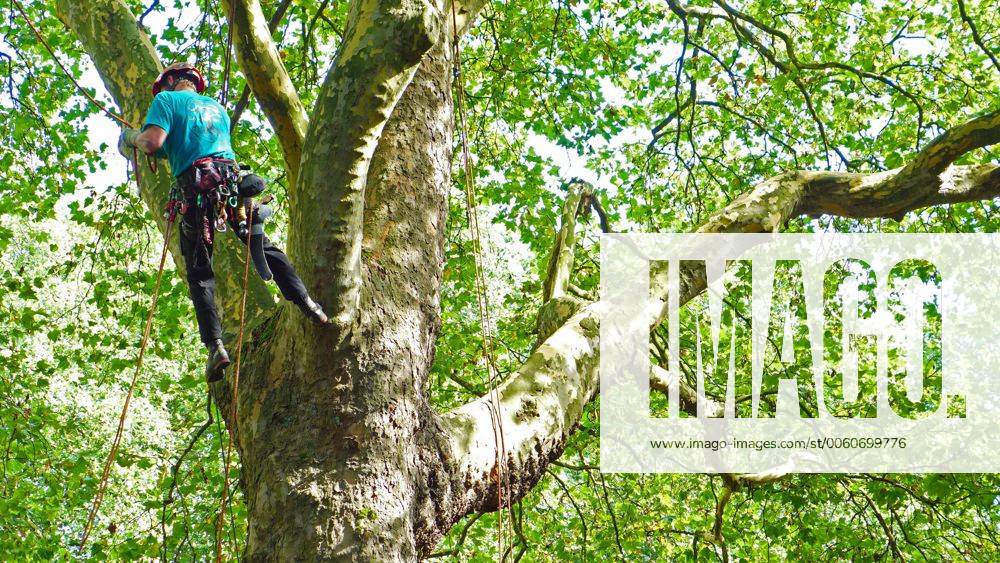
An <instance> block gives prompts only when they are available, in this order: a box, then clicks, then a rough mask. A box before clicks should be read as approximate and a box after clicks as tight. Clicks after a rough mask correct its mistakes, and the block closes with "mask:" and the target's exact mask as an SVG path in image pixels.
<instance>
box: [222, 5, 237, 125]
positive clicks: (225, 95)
mask: <svg viewBox="0 0 1000 563" xmlns="http://www.w3.org/2000/svg"><path fill="white" fill-rule="evenodd" d="M227 1H228V4H229V14H228V17H229V20H228V21H229V23H228V24H226V58H225V64H224V65H223V69H222V92H221V94H220V95H219V103H220V104H221V105H222V106H223V107H225V106H226V104H227V103H229V79H230V70H231V69H230V67H231V64H232V59H233V18H234V17H235V15H236V4H235V3H234V0H227Z"/></svg>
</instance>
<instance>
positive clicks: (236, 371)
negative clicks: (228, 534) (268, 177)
mask: <svg viewBox="0 0 1000 563" xmlns="http://www.w3.org/2000/svg"><path fill="white" fill-rule="evenodd" d="M246 206H247V225H249V226H250V228H252V226H253V211H254V210H253V203H252V202H250V201H249V200H248V201H247V203H246ZM246 242H247V252H246V255H245V256H244V263H243V296H242V297H241V299H240V330H239V332H238V333H237V336H236V364H235V366H234V367H233V388H232V395H231V397H230V402H231V405H230V410H229V442H228V444H227V445H226V453H225V470H224V471H223V477H222V500H221V501H220V503H219V514H218V516H217V517H216V520H215V561H216V562H217V563H220V562H221V561H222V528H223V527H225V519H226V501H227V499H228V497H229V464H230V460H231V459H232V455H233V441H234V438H235V435H236V414H237V411H236V406H237V403H238V402H239V391H240V364H241V361H242V359H243V335H244V330H245V328H246V317H247V316H246V313H247V285H248V282H249V280H250V231H247V241H246Z"/></svg>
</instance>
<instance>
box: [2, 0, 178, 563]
mask: <svg viewBox="0 0 1000 563" xmlns="http://www.w3.org/2000/svg"><path fill="white" fill-rule="evenodd" d="M11 1H12V3H13V5H14V7H15V8H17V11H18V12H19V13H20V14H21V17H22V18H23V19H24V21H25V22H26V23H27V24H28V27H29V28H31V31H32V32H33V33H34V34H35V37H37V38H38V41H39V43H41V44H42V46H43V47H45V50H46V51H48V52H49V55H51V56H52V60H54V61H55V63H56V65H58V66H59V68H60V69H61V70H62V72H63V74H64V75H66V78H68V79H69V80H70V82H72V83H73V86H75V87H76V89H77V90H78V91H79V92H80V93H81V94H83V95H84V97H86V98H87V100H89V101H90V103H91V104H93V105H94V106H95V107H97V108H98V109H100V110H101V111H102V112H104V114H106V115H107V116H108V117H110V118H111V119H112V120H114V121H117V122H118V123H120V124H122V125H124V126H125V127H128V128H132V124H131V123H129V121H128V120H127V119H125V118H124V117H122V116H120V115H118V114H116V113H114V112H112V111H111V110H109V109H108V108H107V107H106V106H105V105H104V104H102V103H101V102H99V101H98V100H97V99H96V98H95V97H94V96H92V95H91V94H90V92H88V91H87V90H85V89H84V88H83V86H81V85H80V83H79V82H77V80H76V78H74V77H73V75H72V74H71V73H70V72H69V69H67V68H66V66H65V65H63V63H62V61H60V60H59V57H58V56H56V53H55V50H53V49H52V47H51V46H50V45H49V43H48V41H46V40H45V37H43V36H42V34H41V32H40V31H39V30H38V28H37V27H35V24H34V23H33V22H32V21H31V18H29V17H28V14H27V13H26V12H25V10H24V6H22V5H21V3H20V2H19V1H18V0H11ZM132 157H133V162H134V163H135V181H136V185H137V186H138V187H139V189H140V190H141V189H142V178H141V177H140V173H139V150H138V149H137V148H135V147H133V148H132ZM146 161H147V163H148V164H149V168H150V170H152V171H153V172H154V173H155V172H156V167H155V165H154V164H153V161H152V160H151V159H150V158H149V156H148V155H147V156H146ZM174 219H175V216H174V215H173V210H171V216H170V217H169V218H168V220H167V229H166V232H165V233H164V237H163V249H162V250H161V251H160V265H159V268H158V269H157V272H156V283H155V285H154V286H153V297H152V303H151V304H150V307H149V313H148V314H147V315H146V327H145V329H144V330H143V334H142V344H140V346H139V356H138V358H137V359H136V365H135V372H134V373H133V374H132V381H131V383H130V384H129V388H128V393H127V394H126V395H125V404H124V405H123V407H122V412H121V415H120V416H119V417H118V428H117V429H116V430H115V437H114V440H113V441H112V443H111V452H110V453H109V454H108V458H107V460H106V461H105V462H104V469H103V471H102V472H101V480H100V482H99V483H98V486H97V495H95V496H94V502H93V504H92V505H91V507H90V513H89V514H88V515H87V524H86V526H85V527H84V530H83V537H82V538H81V539H80V551H81V552H82V551H83V548H84V547H85V546H86V545H87V539H88V538H89V537H90V532H91V530H92V529H93V526H94V521H95V519H96V518H97V512H98V511H99V510H100V508H101V503H102V502H103V500H104V493H105V491H106V490H107V486H108V478H109V476H110V474H111V464H112V463H113V462H114V459H115V454H117V453H118V448H119V446H120V445H121V439H122V434H123V433H124V429H125V418H126V417H127V416H128V407H129V405H130V404H131V402H132V395H133V393H134V392H135V386H136V383H137V381H138V379H139V373H140V372H141V371H142V361H143V358H144V357H145V355H146V347H147V346H148V344H149V333H150V330H151V328H152V324H153V315H154V314H155V312H156V303H157V301H158V300H159V294H160V281H161V279H162V278H163V267H164V264H165V263H166V259H167V245H168V243H169V241H170V232H171V230H172V228H173V224H174Z"/></svg>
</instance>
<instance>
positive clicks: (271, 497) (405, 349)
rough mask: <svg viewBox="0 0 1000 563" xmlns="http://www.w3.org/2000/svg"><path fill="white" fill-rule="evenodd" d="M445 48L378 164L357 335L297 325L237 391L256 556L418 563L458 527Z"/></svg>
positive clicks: (370, 187)
mask: <svg viewBox="0 0 1000 563" xmlns="http://www.w3.org/2000/svg"><path fill="white" fill-rule="evenodd" d="M442 32H443V30H442ZM436 39H437V40H436V41H435V47H434V48H433V49H432V50H431V52H430V53H429V54H428V55H427V56H426V57H425V58H424V59H423V61H422V63H421V64H420V67H419V70H418V71H417V72H416V74H415V76H414V78H413V80H412V83H411V84H410V85H409V87H407V88H406V91H405V93H404V94H403V95H402V97H401V98H400V100H399V102H398V103H397V104H396V107H395V110H394V111H393V113H392V117H391V118H390V119H389V120H388V123H387V124H386V125H385V129H384V130H383V131H382V134H381V136H380V139H379V142H378V148H377V149H376V150H375V152H374V155H373V157H372V159H371V166H370V167H369V169H368V174H367V177H366V187H365V190H364V200H363V205H364V223H363V227H362V231H361V239H362V244H361V250H360V278H359V279H360V280H361V282H360V287H359V300H358V312H357V314H356V317H355V320H354V322H353V324H352V325H351V328H350V338H348V339H347V340H346V341H343V342H341V341H339V340H337V339H336V335H335V334H334V333H332V332H330V331H325V330H319V329H314V328H313V327H311V326H308V325H304V324H303V323H300V322H299V318H298V317H296V316H291V315H289V316H287V317H286V318H284V319H283V321H282V322H281V323H279V325H278V326H279V328H278V330H277V331H276V332H277V334H276V335H275V339H274V341H273V342H272V344H271V345H270V346H269V347H268V348H267V355H268V357H267V358H264V359H262V360H261V361H260V362H259V363H261V364H262V365H265V366H267V367H266V368H264V369H262V370H260V371H258V372H255V373H254V375H252V376H251V377H250V379H248V380H247V386H246V387H245V389H244V390H245V395H242V394H241V395H242V397H241V399H242V401H241V403H240V428H242V429H243V435H242V436H241V438H240V448H241V452H242V462H243V468H244V475H245V478H246V484H245V485H246V486H245V490H246V496H247V506H248V510H249V517H250V518H249V520H250V533H249V544H248V548H247V550H248V551H247V554H248V558H249V559H250V560H253V561H257V560H272V559H279V560H285V559H306V560H312V559H349V560H358V561H401V560H415V559H416V558H417V557H418V556H419V555H420V554H426V553H427V552H428V551H429V550H430V548H431V547H432V546H433V545H434V543H435V542H436V541H437V540H438V538H440V537H441V535H443V534H444V533H445V532H447V528H446V527H445V528H442V527H441V526H440V525H439V514H440V513H442V512H443V511H444V510H445V509H446V508H447V507H446V506H444V504H445V503H444V501H443V499H444V498H447V496H448V494H449V493H448V490H449V489H450V487H451V486H450V484H448V483H447V479H448V473H447V472H446V470H445V469H444V465H445V463H446V462H445V460H444V459H442V456H441V455H440V453H439V452H440V450H441V447H440V446H439V445H438V443H437V442H438V440H440V434H441V433H440V432H438V431H437V422H436V415H435V413H434V412H433V411H432V409H431V408H430V405H429V403H428V401H427V395H426V393H425V389H426V385H427V371H428V369H429V367H430V364H431V362H432V361H433V354H434V341H435V339H436V336H437V332H438V328H439V326H440V311H439V299H440V297H439V287H440V280H441V273H442V264H443V256H444V229H445V218H446V216H447V213H446V211H447V190H448V187H449V186H450V184H451V176H450V170H451V160H452V150H451V146H452V145H451V139H452V105H451V92H450V84H451V82H450V79H451V73H450V68H451V63H450V58H449V57H450V56H449V54H450V52H451V51H450V48H449V47H448V43H447V41H446V40H445V36H444V35H442V36H441V37H439V38H436ZM317 211H324V210H322V209H320V210H317ZM324 212H325V211H324ZM335 340H336V341H335ZM290 515H291V516H290Z"/></svg>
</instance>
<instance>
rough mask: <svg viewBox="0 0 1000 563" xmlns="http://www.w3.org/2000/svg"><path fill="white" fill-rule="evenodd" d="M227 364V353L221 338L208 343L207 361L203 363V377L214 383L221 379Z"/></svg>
mask: <svg viewBox="0 0 1000 563" xmlns="http://www.w3.org/2000/svg"><path fill="white" fill-rule="evenodd" d="M228 365H229V354H228V353H226V349H225V347H223V346H222V341H221V340H216V341H215V342H212V343H211V344H209V345H208V363H207V364H205V377H207V378H208V382H209V383H215V382H216V381H219V380H220V379H222V376H223V375H224V374H225V372H226V366H228Z"/></svg>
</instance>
